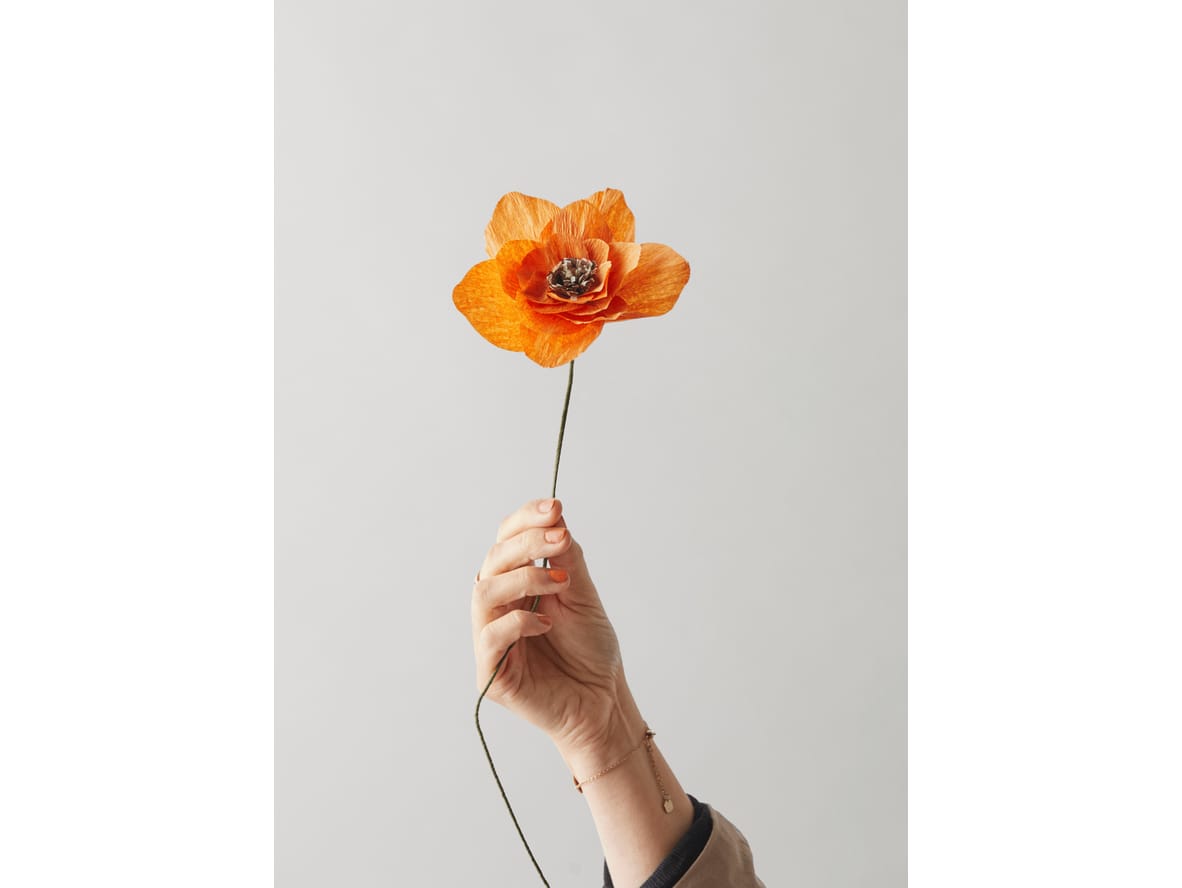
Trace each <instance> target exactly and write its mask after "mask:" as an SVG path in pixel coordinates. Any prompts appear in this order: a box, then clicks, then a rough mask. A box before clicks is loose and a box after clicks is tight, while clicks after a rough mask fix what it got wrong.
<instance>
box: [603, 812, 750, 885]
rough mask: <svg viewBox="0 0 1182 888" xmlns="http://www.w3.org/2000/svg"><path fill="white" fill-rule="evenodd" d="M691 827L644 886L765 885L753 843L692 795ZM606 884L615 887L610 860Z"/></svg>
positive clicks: (604, 872)
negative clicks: (755, 856) (756, 871)
mask: <svg viewBox="0 0 1182 888" xmlns="http://www.w3.org/2000/svg"><path fill="white" fill-rule="evenodd" d="M690 801H691V802H693V805H694V819H693V822H692V823H691V824H690V828H689V830H688V831H687V832H686V834H685V835H684V836H682V837H681V839H680V840H679V841H678V843H677V844H676V845H675V846H674V847H673V850H672V851H671V852H670V853H669V856H668V857H666V858H665V859H664V860H663V861H661V865H660V866H658V867H657V869H656V871H655V872H654V873H653V874H652V875H651V876H649V877H648V879H646V880H645V882H644V884H643V885H641V888H675V886H676V888H719V886H723V885H725V886H727V888H764V884H763V882H761V881H760V880H759V877H758V876H756V875H755V864H754V861H753V859H752V856H751V846H750V845H748V844H747V840H746V839H745V838H743V834H742V833H741V832H739V831H738V830H737V829H736V828H735V826H734V824H732V823H731V822H730V821H729V820H727V819H726V818H725V817H723V816H722V815H721V814H719V813H718V812H717V811H714V810H712V809H711V808H710V806H709V805H704V804H702V803H701V802H699V801H698V800H697V799H695V798H694V797H693V796H690ZM603 884H604V888H613V886H612V880H611V874H610V873H609V872H608V870H607V864H606V863H605V864H604V866H603Z"/></svg>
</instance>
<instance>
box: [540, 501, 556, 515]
mask: <svg viewBox="0 0 1182 888" xmlns="http://www.w3.org/2000/svg"><path fill="white" fill-rule="evenodd" d="M553 508H554V500H552V499H544V500H539V501H538V511H539V512H549V511H550V510H551V509H553Z"/></svg>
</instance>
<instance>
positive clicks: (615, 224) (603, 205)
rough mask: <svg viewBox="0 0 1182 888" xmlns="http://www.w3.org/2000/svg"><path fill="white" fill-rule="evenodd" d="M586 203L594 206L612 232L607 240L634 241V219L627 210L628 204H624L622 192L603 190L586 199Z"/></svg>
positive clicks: (610, 189)
mask: <svg viewBox="0 0 1182 888" xmlns="http://www.w3.org/2000/svg"><path fill="white" fill-rule="evenodd" d="M587 203H589V204H592V205H593V206H595V207H596V208H597V209H598V210H599V212H601V213H602V214H603V218H604V219H606V220H607V225H608V228H610V229H611V231H612V236H611V237H610V238H609V240H614V241H634V240H636V218H635V217H634V216H633V215H632V211H631V210H630V209H628V204H626V203H624V192H622V191H617V190H616V189H615V188H605V189H604V190H603V191H596V192H595V193H594V194H592V195H591V196H590V197H589V198H587Z"/></svg>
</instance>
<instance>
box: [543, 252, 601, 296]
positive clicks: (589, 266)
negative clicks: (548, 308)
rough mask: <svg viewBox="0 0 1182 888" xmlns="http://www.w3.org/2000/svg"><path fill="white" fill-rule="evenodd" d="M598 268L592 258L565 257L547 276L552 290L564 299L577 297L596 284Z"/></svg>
mask: <svg viewBox="0 0 1182 888" xmlns="http://www.w3.org/2000/svg"><path fill="white" fill-rule="evenodd" d="M597 268H598V266H597V265H596V264H595V263H594V262H592V261H591V260H590V259H563V260H562V261H561V262H559V263H558V264H557V265H555V266H554V269H553V270H552V271H551V272H550V274H549V275H547V276H546V280H547V282H549V284H550V292H551V293H553V294H554V295H555V296H561V297H562V298H563V299H577V298H578V297H579V296H582V295H583V294H584V293H586V292H587V291H588V290H590V289H591V288H592V287H593V286H595V272H596V270H597Z"/></svg>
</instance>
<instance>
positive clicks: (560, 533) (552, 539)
mask: <svg viewBox="0 0 1182 888" xmlns="http://www.w3.org/2000/svg"><path fill="white" fill-rule="evenodd" d="M564 536H566V529H565V528H562V527H556V528H554V529H553V530H548V531H546V542H548V543H560V542H562V538H563V537H564Z"/></svg>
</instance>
